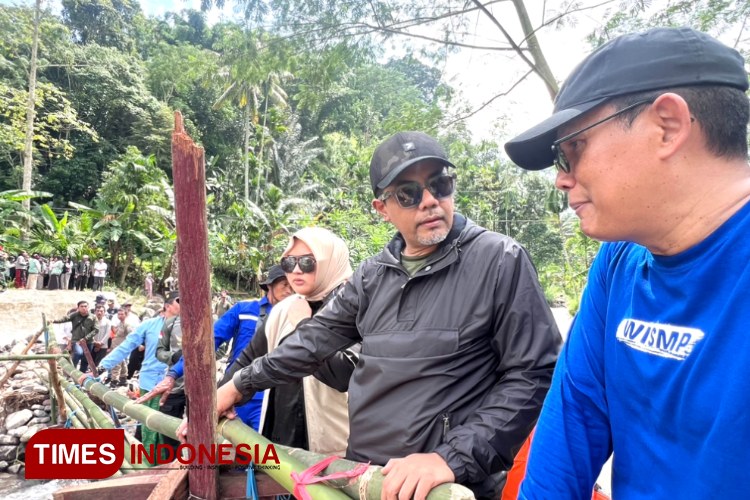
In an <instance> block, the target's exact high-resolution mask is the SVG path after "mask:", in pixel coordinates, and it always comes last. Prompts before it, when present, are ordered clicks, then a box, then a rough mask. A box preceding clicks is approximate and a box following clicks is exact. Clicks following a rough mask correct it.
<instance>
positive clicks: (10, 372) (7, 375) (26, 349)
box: [0, 328, 44, 389]
mask: <svg viewBox="0 0 750 500" xmlns="http://www.w3.org/2000/svg"><path fill="white" fill-rule="evenodd" d="M43 332H44V328H42V329H41V330H39V331H38V332H36V333H35V334H34V336H33V337H31V340H30V341H29V343H28V344H26V347H24V348H23V351H21V354H22V355H23V354H26V353H27V352H29V349H31V347H32V346H33V345H34V344H36V340H37V339H38V338H39V336H40V335H41V334H42V333H43ZM20 364H21V361H16V362H15V363H13V366H11V367H10V369H9V370H8V371H7V372H6V373H5V375H3V378H2V380H0V389H1V388H2V387H3V386H4V385H5V382H7V381H8V379H9V378H10V377H12V376H13V373H15V371H16V368H18V365H20Z"/></svg>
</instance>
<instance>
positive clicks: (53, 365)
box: [42, 313, 68, 423]
mask: <svg viewBox="0 0 750 500" xmlns="http://www.w3.org/2000/svg"><path fill="white" fill-rule="evenodd" d="M42 328H43V329H44V350H45V351H46V352H47V354H50V355H53V356H61V355H64V354H62V353H55V354H51V352H50V347H49V346H50V343H49V341H50V334H49V325H48V324H47V316H45V315H44V313H42ZM52 339H53V340H55V342H56V341H57V339H56V338H55V335H54V333H53V335H52ZM55 350H56V351H57V350H58V349H57V344H55ZM48 380H49V385H50V386H52V391H53V392H54V397H52V398H50V409H51V410H52V412H51V416H52V421H53V422H54V423H58V422H59V419H60V418H61V419H62V420H63V421H65V420H67V418H68V414H67V413H68V412H67V411H66V409H65V405H62V406H61V407H60V414H59V415H58V414H57V410H58V408H57V402H58V401H62V400H63V392H62V387H61V386H60V377H58V374H57V358H55V359H50V360H49V379H48Z"/></svg>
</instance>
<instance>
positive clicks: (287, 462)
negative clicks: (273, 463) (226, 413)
mask: <svg viewBox="0 0 750 500" xmlns="http://www.w3.org/2000/svg"><path fill="white" fill-rule="evenodd" d="M60 367H61V368H62V369H63V371H64V372H65V373H66V374H67V375H68V376H69V377H71V378H73V379H74V380H78V379H80V377H81V376H82V375H83V373H81V372H80V371H79V370H77V369H75V368H74V367H73V364H72V363H71V362H70V361H68V360H67V359H64V358H62V359H60ZM68 384H69V385H71V384H70V383H68ZM81 387H82V389H84V390H85V391H87V392H90V393H91V394H93V395H95V396H97V397H98V398H99V399H101V400H102V401H104V402H105V403H107V404H111V405H112V406H114V407H115V408H117V409H118V410H120V411H122V412H123V413H125V414H126V415H128V416H129V417H132V418H134V419H136V420H138V421H139V422H141V423H142V424H144V425H146V426H148V427H149V428H150V429H153V430H155V431H156V432H159V433H160V434H164V435H166V436H169V437H172V438H175V439H176V437H177V428H178V427H179V425H180V423H181V422H182V421H181V420H180V419H178V418H175V417H171V416H169V415H166V414H164V413H161V412H160V411H158V410H154V409H152V408H149V407H148V406H145V405H140V404H136V403H134V402H133V400H131V399H130V398H128V397H127V396H123V395H122V394H120V393H118V392H117V391H113V390H111V389H109V388H108V387H107V386H105V385H104V384H101V383H99V382H97V381H96V380H95V379H94V378H89V379H86V380H85V381H84V382H83V384H82V386H81ZM66 390H67V387H66ZM71 392H73V393H75V391H71ZM79 392H80V390H79ZM87 399H88V398H87ZM92 403H93V402H92ZM217 430H220V434H221V437H224V438H226V439H228V440H229V441H230V442H231V443H232V444H235V445H237V444H240V443H246V444H249V445H250V446H254V445H255V444H258V445H259V446H260V448H261V449H265V446H267V445H270V444H271V443H270V441H268V440H266V439H265V438H264V437H263V436H261V435H260V434H258V433H257V432H255V431H254V430H253V429H251V428H250V427H248V426H246V425H244V424H243V423H242V422H240V421H235V420H227V419H223V420H222V421H221V422H219V426H218V428H217ZM276 454H277V456H278V458H279V462H280V463H279V466H280V468H279V469H278V470H277V469H264V470H263V472H264V473H265V474H267V475H269V476H270V477H271V478H272V479H273V480H274V481H276V482H277V483H279V484H280V485H281V486H282V487H284V488H285V489H286V490H287V491H289V492H292V491H293V490H294V482H293V480H292V478H291V473H292V472H297V473H301V472H302V471H304V470H305V469H307V468H308V466H307V465H305V464H304V463H302V462H301V461H299V460H298V459H297V458H294V457H292V456H291V455H289V454H288V453H287V452H286V451H284V450H282V449H281V448H278V447H277V448H276ZM307 491H308V492H309V493H310V495H311V496H312V497H313V498H314V499H321V500H329V499H331V500H347V499H349V498H350V497H349V496H348V495H346V494H344V493H342V492H340V491H338V490H336V489H334V488H331V487H329V486H326V485H324V484H313V485H310V486H307Z"/></svg>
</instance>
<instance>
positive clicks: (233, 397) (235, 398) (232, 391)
mask: <svg viewBox="0 0 750 500" xmlns="http://www.w3.org/2000/svg"><path fill="white" fill-rule="evenodd" d="M241 400H242V393H241V392H240V391H238V390H237V388H236V387H235V386H234V382H232V381H231V380H230V381H229V382H227V383H226V384H224V385H222V386H221V387H219V389H218V390H217V391H216V414H217V415H218V416H219V418H221V417H227V418H229V419H233V418H235V417H236V416H237V413H236V412H235V411H234V405H235V403H239V402H240V401H241Z"/></svg>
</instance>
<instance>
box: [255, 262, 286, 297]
mask: <svg viewBox="0 0 750 500" xmlns="http://www.w3.org/2000/svg"><path fill="white" fill-rule="evenodd" d="M281 278H284V279H286V273H284V270H283V269H281V266H280V265H278V264H276V265H273V266H271V269H269V270H268V276H267V277H266V279H265V281H261V282H260V287H261V288H262V289H263V290H264V291H266V292H267V291H268V285H272V284H273V282H274V281H276V280H280V279H281Z"/></svg>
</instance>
